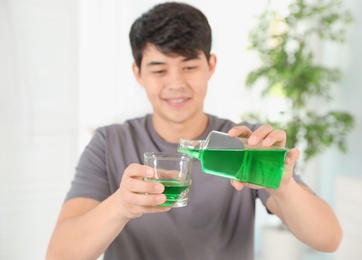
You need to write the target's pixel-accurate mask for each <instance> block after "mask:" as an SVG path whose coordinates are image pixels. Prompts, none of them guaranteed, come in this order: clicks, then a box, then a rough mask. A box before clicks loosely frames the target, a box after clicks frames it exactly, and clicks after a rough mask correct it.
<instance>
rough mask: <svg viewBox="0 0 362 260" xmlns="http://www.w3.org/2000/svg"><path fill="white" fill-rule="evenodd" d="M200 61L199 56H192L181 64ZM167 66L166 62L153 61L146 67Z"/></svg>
mask: <svg viewBox="0 0 362 260" xmlns="http://www.w3.org/2000/svg"><path fill="white" fill-rule="evenodd" d="M198 59H200V58H199V55H197V56H190V57H186V58H184V59H183V60H182V61H181V62H186V61H189V60H198ZM165 64H166V62H163V61H151V62H149V63H147V64H146V66H147V67H149V66H157V65H165Z"/></svg>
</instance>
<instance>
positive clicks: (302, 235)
mask: <svg viewBox="0 0 362 260" xmlns="http://www.w3.org/2000/svg"><path fill="white" fill-rule="evenodd" d="M229 135H230V136H234V137H236V136H243V137H249V144H250V145H256V144H257V143H259V142H261V143H262V144H263V145H264V146H266V147H268V146H271V145H273V144H277V145H280V146H282V147H285V143H286V134H285V132H284V131H282V130H273V128H272V127H271V126H269V125H263V126H261V127H260V128H258V129H257V130H256V131H255V132H252V131H251V130H250V129H248V128H247V127H245V126H236V127H233V128H232V129H231V130H230V131H229ZM298 158H299V151H298V149H296V148H293V149H291V150H290V151H289V152H288V154H287V157H286V160H285V165H284V174H283V178H282V180H281V183H280V187H279V188H278V189H277V190H274V189H266V190H267V191H268V192H269V194H270V198H269V199H268V200H267V202H266V206H267V208H268V210H269V211H271V212H272V213H274V214H276V215H277V216H278V217H279V218H280V219H281V220H282V221H283V222H284V223H285V224H286V225H287V226H288V228H289V229H290V230H291V232H292V233H293V234H294V235H295V236H296V237H297V238H298V239H299V240H301V241H302V242H304V243H305V244H307V245H309V246H311V247H313V248H315V249H317V250H319V251H326V252H333V251H335V250H336V249H337V248H338V246H339V244H340V242H341V239H342V229H341V226H340V224H339V222H338V219H337V217H336V215H335V214H334V212H333V211H332V209H331V208H330V206H329V205H328V204H327V203H326V202H325V201H323V200H322V199H321V198H319V197H318V196H316V195H315V194H313V192H311V191H310V190H309V189H308V188H307V187H306V186H305V185H302V184H298V183H296V181H295V180H294V178H293V169H294V165H295V162H296V161H297V160H298ZM232 185H233V186H234V187H235V188H236V189H237V190H241V189H242V188H243V187H244V185H245V184H244V183H242V182H237V181H232ZM248 187H250V188H254V189H260V188H263V187H260V186H256V185H248Z"/></svg>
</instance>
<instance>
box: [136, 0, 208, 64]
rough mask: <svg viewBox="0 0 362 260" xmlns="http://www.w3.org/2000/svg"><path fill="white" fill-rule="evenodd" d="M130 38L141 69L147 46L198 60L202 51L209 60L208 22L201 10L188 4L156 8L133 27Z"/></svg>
mask: <svg viewBox="0 0 362 260" xmlns="http://www.w3.org/2000/svg"><path fill="white" fill-rule="evenodd" d="M129 38H130V43H131V48H132V53H133V57H134V59H135V62H136V65H137V66H138V67H139V68H140V67H141V61H142V57H143V51H144V49H145V48H146V46H147V44H153V45H155V46H156V48H158V49H159V50H160V51H161V52H162V53H165V54H171V53H176V54H179V55H182V56H185V57H193V56H195V57H196V56H197V55H198V52H199V51H202V52H203V53H204V54H205V56H206V58H207V60H209V57H210V50H211V28H210V25H209V23H208V21H207V18H206V17H205V15H204V14H203V13H202V12H201V11H200V10H198V9H196V8H194V7H192V6H190V5H188V4H185V3H176V2H168V3H163V4H158V5H156V6H154V7H153V8H152V9H150V10H149V11H148V12H146V13H144V14H143V15H142V16H141V17H139V18H138V19H137V20H136V21H135V22H134V23H133V25H132V26H131V30H130V32H129Z"/></svg>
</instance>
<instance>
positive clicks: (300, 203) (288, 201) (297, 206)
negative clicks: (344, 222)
mask: <svg viewBox="0 0 362 260" xmlns="http://www.w3.org/2000/svg"><path fill="white" fill-rule="evenodd" d="M268 192H269V193H270V195H271V196H270V197H269V199H268V200H267V202H266V206H267V208H268V210H269V211H271V212H272V213H274V214H276V215H277V216H278V217H279V218H280V219H281V220H282V221H283V223H285V224H286V225H287V226H288V228H289V229H290V231H291V232H292V233H293V234H294V236H295V237H297V238H298V239H299V240H300V241H302V242H303V243H305V244H307V245H309V246H310V247H312V248H314V249H316V250H319V251H323V252H334V251H335V250H337V248H338V246H339V244H340V242H341V239H342V229H341V227H340V224H339V222H338V219H337V217H336V216H335V214H334V213H333V211H332V209H331V208H330V206H329V205H328V204H327V203H326V202H325V201H324V200H322V199H321V198H319V197H317V196H316V195H315V194H313V193H312V192H311V191H310V190H309V189H308V188H307V187H305V186H304V185H302V184H298V183H296V182H295V181H294V179H293V180H291V182H290V183H289V185H288V187H287V188H286V189H285V190H284V191H283V192H277V191H272V190H268Z"/></svg>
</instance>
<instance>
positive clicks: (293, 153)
mask: <svg viewBox="0 0 362 260" xmlns="http://www.w3.org/2000/svg"><path fill="white" fill-rule="evenodd" d="M299 156H300V152H299V150H298V149H297V148H293V149H290V151H289V152H288V153H287V157H286V159H285V163H286V164H287V165H294V164H295V162H296V161H297V160H298V159H299Z"/></svg>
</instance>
